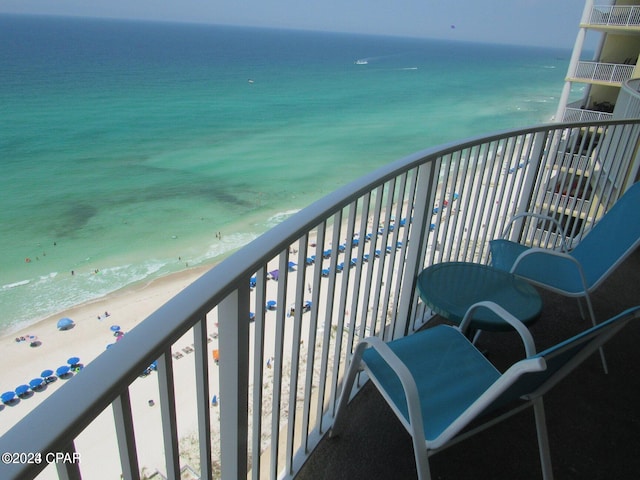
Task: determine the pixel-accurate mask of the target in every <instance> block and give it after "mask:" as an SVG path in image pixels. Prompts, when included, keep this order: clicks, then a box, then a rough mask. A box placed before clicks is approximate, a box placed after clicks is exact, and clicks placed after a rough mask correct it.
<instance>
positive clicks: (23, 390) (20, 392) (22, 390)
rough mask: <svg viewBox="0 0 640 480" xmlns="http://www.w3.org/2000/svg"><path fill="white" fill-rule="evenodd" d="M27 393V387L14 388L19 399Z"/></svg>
mask: <svg viewBox="0 0 640 480" xmlns="http://www.w3.org/2000/svg"><path fill="white" fill-rule="evenodd" d="M28 391H29V385H18V386H17V387H16V395H18V396H19V397H20V396H22V395H24V394H26V393H27V392H28Z"/></svg>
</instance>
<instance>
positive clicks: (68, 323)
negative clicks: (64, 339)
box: [57, 317, 74, 330]
mask: <svg viewBox="0 0 640 480" xmlns="http://www.w3.org/2000/svg"><path fill="white" fill-rule="evenodd" d="M73 325H74V324H73V320H71V319H70V318H69V317H64V318H61V319H60V320H58V325H57V326H58V329H59V330H68V329H70V328H71V327H72V326H73Z"/></svg>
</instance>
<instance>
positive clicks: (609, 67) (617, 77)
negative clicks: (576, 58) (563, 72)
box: [568, 60, 637, 87]
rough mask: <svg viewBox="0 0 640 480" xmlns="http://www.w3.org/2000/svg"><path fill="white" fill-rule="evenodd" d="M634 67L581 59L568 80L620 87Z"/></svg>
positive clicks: (629, 76)
mask: <svg viewBox="0 0 640 480" xmlns="http://www.w3.org/2000/svg"><path fill="white" fill-rule="evenodd" d="M630 61H631V60H630ZM636 61H637V60H636ZM635 67H636V66H635V64H634V65H631V64H627V63H604V62H585V61H581V62H578V65H577V66H576V69H575V71H574V72H573V74H572V75H570V76H569V79H568V80H569V81H577V82H587V83H594V84H598V85H611V86H617V87H620V86H622V84H623V83H624V82H626V81H627V80H629V79H630V78H631V76H632V75H633V71H634V69H635Z"/></svg>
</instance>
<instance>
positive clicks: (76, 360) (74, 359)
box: [67, 357, 80, 367]
mask: <svg viewBox="0 0 640 480" xmlns="http://www.w3.org/2000/svg"><path fill="white" fill-rule="evenodd" d="M67 363H68V364H69V365H70V366H72V367H73V366H74V365H78V364H79V363H80V358H78V357H71V358H69V359H68V360H67Z"/></svg>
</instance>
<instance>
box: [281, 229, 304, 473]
mask: <svg viewBox="0 0 640 480" xmlns="http://www.w3.org/2000/svg"><path fill="white" fill-rule="evenodd" d="M308 243H309V237H308V236H307V235H304V236H303V237H302V238H301V239H300V241H299V242H298V270H297V272H296V292H295V303H294V305H295V309H294V312H293V318H292V320H293V322H294V324H293V333H292V344H291V350H292V352H291V378H290V380H289V415H288V418H287V445H286V473H287V474H288V475H292V474H294V473H295V467H296V466H295V465H294V463H293V462H294V453H295V452H294V445H295V443H296V442H297V440H296V432H299V435H300V437H301V438H305V437H306V436H307V435H308V432H306V431H300V426H299V425H297V423H298V382H299V376H300V373H301V372H300V363H301V362H300V359H301V343H302V323H303V321H304V320H303V315H302V314H303V313H304V310H303V309H304V292H305V273H306V269H305V260H306V258H307V245H308Z"/></svg>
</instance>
